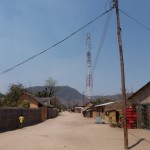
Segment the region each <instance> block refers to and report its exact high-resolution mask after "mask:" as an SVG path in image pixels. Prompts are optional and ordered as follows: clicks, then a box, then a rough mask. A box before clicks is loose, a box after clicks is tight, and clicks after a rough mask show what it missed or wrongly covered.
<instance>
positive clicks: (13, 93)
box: [5, 84, 25, 107]
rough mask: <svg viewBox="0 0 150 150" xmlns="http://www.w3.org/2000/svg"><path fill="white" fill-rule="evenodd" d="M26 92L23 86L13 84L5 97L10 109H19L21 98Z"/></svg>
mask: <svg viewBox="0 0 150 150" xmlns="http://www.w3.org/2000/svg"><path fill="white" fill-rule="evenodd" d="M24 91H25V89H24V87H23V85H22V84H11V85H10V86H9V91H8V93H7V94H6V96H5V105H6V106H8V107H18V106H19V105H20V103H21V100H20V97H21V95H22V94H23V92H24Z"/></svg>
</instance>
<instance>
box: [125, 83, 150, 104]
mask: <svg viewBox="0 0 150 150" xmlns="http://www.w3.org/2000/svg"><path fill="white" fill-rule="evenodd" d="M128 100H129V101H130V102H131V103H132V105H134V106H137V105H138V104H141V103H142V102H143V101H145V102H146V103H150V82H148V83H147V84H146V85H144V86H143V87H142V88H140V89H139V90H138V91H136V92H135V93H133V94H132V95H131V96H130V97H128ZM145 102H144V103H145Z"/></svg>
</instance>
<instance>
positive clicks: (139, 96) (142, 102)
mask: <svg viewBox="0 0 150 150" xmlns="http://www.w3.org/2000/svg"><path fill="white" fill-rule="evenodd" d="M128 100H129V101H130V102H131V103H132V105H133V107H135V108H136V113H137V127H138V128H146V129H150V82H148V83H147V84H145V85H144V86H143V87H142V88H140V89H139V90H137V91H136V92H135V93H134V94H132V95H131V96H130V97H129V98H128Z"/></svg>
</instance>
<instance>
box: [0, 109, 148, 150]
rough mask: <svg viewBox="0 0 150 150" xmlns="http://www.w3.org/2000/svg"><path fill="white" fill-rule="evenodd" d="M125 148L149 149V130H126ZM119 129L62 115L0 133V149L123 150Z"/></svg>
mask: <svg viewBox="0 0 150 150" xmlns="http://www.w3.org/2000/svg"><path fill="white" fill-rule="evenodd" d="M128 131H129V149H131V150H150V130H140V129H130V130H128ZM123 141H124V140H123V130H122V129H120V128H111V127H109V126H108V125H106V124H103V125H100V124H96V120H94V119H87V118H84V117H82V115H81V114H76V113H69V112H63V113H61V114H60V116H59V117H57V118H55V119H49V120H47V121H45V122H43V123H40V124H38V125H34V126H30V127H26V128H23V129H18V130H14V131H9V132H5V133H1V134H0V150H124V144H123Z"/></svg>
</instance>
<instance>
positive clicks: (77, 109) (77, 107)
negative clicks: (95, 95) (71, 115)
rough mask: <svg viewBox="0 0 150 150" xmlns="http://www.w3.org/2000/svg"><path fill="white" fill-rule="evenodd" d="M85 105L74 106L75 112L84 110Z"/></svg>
mask: <svg viewBox="0 0 150 150" xmlns="http://www.w3.org/2000/svg"><path fill="white" fill-rule="evenodd" d="M83 108H84V107H83V106H76V107H75V108H74V112H75V113H81V112H82V110H83Z"/></svg>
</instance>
